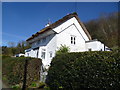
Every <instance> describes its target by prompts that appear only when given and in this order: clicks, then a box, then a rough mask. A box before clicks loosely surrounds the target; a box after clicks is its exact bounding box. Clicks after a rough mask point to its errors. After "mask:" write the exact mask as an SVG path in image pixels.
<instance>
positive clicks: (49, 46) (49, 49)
mask: <svg viewBox="0 0 120 90" xmlns="http://www.w3.org/2000/svg"><path fill="white" fill-rule="evenodd" d="M50 52H52V57H50ZM55 52H56V36H55V35H54V34H52V35H51V36H50V40H49V43H48V44H47V45H46V58H45V60H43V61H42V62H43V64H44V66H48V65H50V63H51V60H52V58H53V57H54V56H55Z"/></svg>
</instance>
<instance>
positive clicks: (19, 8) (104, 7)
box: [0, 2, 118, 46]
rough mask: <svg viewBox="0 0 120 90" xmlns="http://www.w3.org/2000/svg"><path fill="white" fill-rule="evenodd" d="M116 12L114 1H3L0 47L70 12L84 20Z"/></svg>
mask: <svg viewBox="0 0 120 90" xmlns="http://www.w3.org/2000/svg"><path fill="white" fill-rule="evenodd" d="M117 11H118V3H117V2H16V3H15V2H3V3H2V46H9V45H8V43H9V42H15V43H17V42H19V41H22V40H24V41H25V40H26V39H27V38H29V37H30V36H31V35H32V34H35V33H36V32H38V31H40V30H41V29H43V28H44V27H45V25H46V24H47V23H48V21H49V20H50V21H51V22H52V23H54V22H55V21H57V20H59V19H61V18H62V17H64V16H66V15H67V14H70V13H73V12H77V13H78V16H79V18H80V20H81V21H82V22H87V21H90V20H93V19H97V18H98V17H100V15H102V14H109V13H112V12H117ZM0 46H1V45H0Z"/></svg>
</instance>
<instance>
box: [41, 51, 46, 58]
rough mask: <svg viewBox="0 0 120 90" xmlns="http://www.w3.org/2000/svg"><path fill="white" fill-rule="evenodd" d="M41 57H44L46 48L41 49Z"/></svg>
mask: <svg viewBox="0 0 120 90" xmlns="http://www.w3.org/2000/svg"><path fill="white" fill-rule="evenodd" d="M41 58H42V59H45V58H46V49H42V50H41Z"/></svg>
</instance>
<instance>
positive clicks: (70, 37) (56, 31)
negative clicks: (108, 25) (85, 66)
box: [25, 13, 108, 67]
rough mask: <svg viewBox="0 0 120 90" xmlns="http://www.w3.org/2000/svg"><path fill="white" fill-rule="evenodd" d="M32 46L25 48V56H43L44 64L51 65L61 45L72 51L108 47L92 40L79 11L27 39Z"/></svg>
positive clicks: (102, 49)
mask: <svg viewBox="0 0 120 90" xmlns="http://www.w3.org/2000/svg"><path fill="white" fill-rule="evenodd" d="M26 41H27V42H28V43H29V44H30V45H31V48H30V49H28V50H25V56H27V57H35V58H41V59H42V63H43V66H45V67H46V66H49V65H50V63H51V60H52V58H53V57H54V56H55V53H56V51H57V50H58V49H59V48H60V47H61V45H66V46H68V47H69V48H70V52H84V51H106V50H107V48H108V47H106V46H105V45H104V44H102V43H101V42H100V41H97V40H92V38H91V36H90V34H89V32H88V31H87V29H86V28H85V26H84V25H83V23H82V22H81V21H80V19H79V18H78V15H77V13H72V14H69V15H67V16H65V17H63V18H62V19H60V20H58V21H56V22H55V23H53V24H50V25H49V24H48V25H47V26H46V27H45V28H44V29H42V30H40V31H39V32H37V33H36V34H34V35H32V36H31V37H30V38H28V39H27V40H26Z"/></svg>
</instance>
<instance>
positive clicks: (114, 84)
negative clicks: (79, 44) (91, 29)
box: [46, 51, 120, 89]
mask: <svg viewBox="0 0 120 90" xmlns="http://www.w3.org/2000/svg"><path fill="white" fill-rule="evenodd" d="M46 83H47V85H48V86H49V87H50V88H51V89H59V88H60V87H62V88H63V89H68V88H71V89H78V88H79V89H84V88H101V89H102V88H106V89H119V88H120V53H116V52H102V51H101V52H82V53H64V54H59V55H57V56H56V57H55V58H53V60H52V63H51V67H50V69H49V71H48V75H47V79H46Z"/></svg>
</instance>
